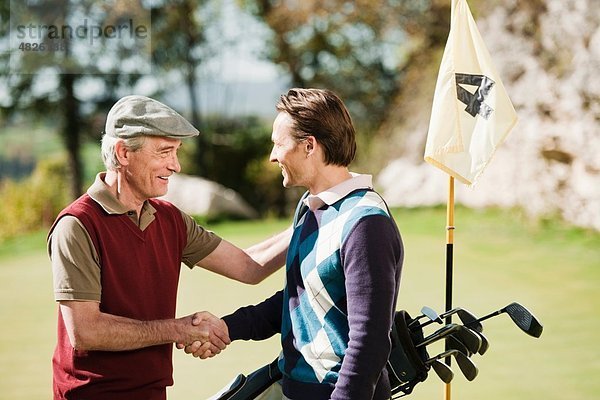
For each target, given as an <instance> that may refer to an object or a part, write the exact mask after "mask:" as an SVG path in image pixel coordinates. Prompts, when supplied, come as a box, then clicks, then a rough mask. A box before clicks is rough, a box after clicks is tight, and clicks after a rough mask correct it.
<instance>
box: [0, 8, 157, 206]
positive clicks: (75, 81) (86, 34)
mask: <svg viewBox="0 0 600 400" xmlns="http://www.w3.org/2000/svg"><path fill="white" fill-rule="evenodd" d="M1 4H2V5H1V7H0V10H2V21H3V23H4V22H5V21H7V19H5V18H7V17H10V19H11V20H12V27H13V30H12V31H11V30H9V29H8V28H7V26H6V25H3V28H4V29H3V32H2V34H3V35H2V40H3V42H4V43H5V44H10V45H9V46H7V47H8V48H9V51H8V52H6V53H4V54H3V58H2V63H1V64H0V91H4V92H6V93H7V94H8V96H7V97H6V98H5V99H4V101H3V102H2V104H0V107H1V108H0V111H1V112H2V115H3V118H7V117H8V116H12V115H15V114H17V113H23V114H26V115H27V116H28V118H30V119H34V118H40V119H44V120H46V121H50V122H51V123H55V124H57V125H58V129H59V131H60V135H61V137H62V138H63V143H64V145H65V148H66V150H67V153H68V169H69V172H70V173H71V195H72V197H77V196H79V195H80V194H81V192H82V166H81V158H80V146H81V137H82V136H83V135H82V133H83V132H86V130H87V128H88V127H89V126H90V120H91V117H92V116H93V115H94V114H95V113H96V112H97V111H98V110H102V111H105V110H106V106H107V104H112V103H113V102H114V100H115V99H114V97H115V93H116V92H117V91H118V90H119V89H120V88H123V87H131V85H133V84H134V83H135V82H136V81H137V80H138V79H139V77H140V76H141V73H142V72H147V71H148V70H149V67H150V63H149V54H150V53H149V48H147V46H148V43H149V40H147V39H149V11H147V10H144V9H143V7H142V5H141V3H140V1H139V0H130V1H125V2H120V3H117V5H116V6H111V5H109V4H105V3H103V2H96V1H93V0H79V1H77V0H48V1H45V2H39V3H31V4H29V3H26V2H16V1H15V2H12V3H11V4H10V6H11V7H10V8H9V7H8V0H2V3H1ZM8 13H9V14H10V15H8ZM9 37H10V41H9V40H8V38H9ZM145 54H147V55H148V57H147V60H144V59H145ZM144 61H147V62H144ZM89 87H94V88H95V91H94V92H93V93H89V92H88V90H87V88H89Z"/></svg>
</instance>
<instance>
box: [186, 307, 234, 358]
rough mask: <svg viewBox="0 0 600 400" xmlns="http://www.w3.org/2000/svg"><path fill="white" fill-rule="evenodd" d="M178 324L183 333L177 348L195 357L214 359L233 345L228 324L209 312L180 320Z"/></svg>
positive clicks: (202, 312) (198, 313)
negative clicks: (229, 345) (228, 346)
mask: <svg viewBox="0 0 600 400" xmlns="http://www.w3.org/2000/svg"><path fill="white" fill-rule="evenodd" d="M178 322H179V324H180V325H181V329H182V332H181V335H180V336H181V339H180V340H178V341H177V343H176V346H177V348H178V349H180V350H181V349H183V350H184V351H185V352H186V353H187V354H191V355H193V356H194V357H199V358H201V359H206V358H210V357H214V356H216V355H217V354H219V353H220V352H221V350H225V348H226V347H227V345H228V344H230V343H231V339H230V338H229V329H228V328H227V324H226V323H225V322H224V321H223V320H222V319H221V318H218V317H216V316H214V315H213V314H211V313H209V312H207V311H201V312H197V313H194V314H192V315H188V316H187V317H183V318H180V319H179V320H178Z"/></svg>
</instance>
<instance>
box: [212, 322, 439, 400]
mask: <svg viewBox="0 0 600 400" xmlns="http://www.w3.org/2000/svg"><path fill="white" fill-rule="evenodd" d="M411 321H412V318H411V317H410V315H409V314H408V313H407V312H406V311H404V310H402V311H397V312H396V315H395V318H394V323H393V324H392V330H391V332H390V339H391V342H392V350H391V352H390V356H389V359H388V362H387V366H386V368H387V370H388V375H389V378H390V385H391V388H392V398H398V397H402V396H406V395H408V394H410V393H411V392H412V390H413V388H414V387H415V385H416V384H418V383H419V382H423V381H424V380H425V379H426V378H427V372H428V371H429V366H427V365H425V363H424V360H427V359H428V358H429V356H428V355H427V351H426V350H425V347H421V348H418V349H417V348H416V347H415V343H419V342H421V341H422V340H423V331H422V329H421V328H417V329H415V330H414V331H411V330H410V329H409V328H408V325H409V324H410V323H411ZM281 377H282V374H281V372H280V371H279V368H278V366H277V359H275V360H274V361H273V362H271V363H270V364H268V365H265V366H263V367H262V368H259V369H257V370H256V371H254V372H252V373H251V374H250V375H248V376H245V375H244V374H239V375H238V376H237V377H235V378H234V379H233V381H231V382H230V383H229V384H228V385H227V386H226V387H225V388H224V389H222V390H221V391H220V392H219V393H217V394H216V395H215V396H213V397H211V399H210V400H253V399H256V398H257V397H258V396H261V395H262V394H263V393H264V392H265V391H266V390H268V389H269V388H270V387H271V386H272V385H277V384H278V383H277V381H279V380H280V379H281Z"/></svg>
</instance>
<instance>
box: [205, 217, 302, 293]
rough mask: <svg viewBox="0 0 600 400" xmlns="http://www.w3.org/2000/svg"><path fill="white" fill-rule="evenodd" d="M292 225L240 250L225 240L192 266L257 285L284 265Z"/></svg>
mask: <svg viewBox="0 0 600 400" xmlns="http://www.w3.org/2000/svg"><path fill="white" fill-rule="evenodd" d="M291 237H292V227H291V226H290V227H289V228H288V229H286V230H284V231H282V232H280V233H278V234H277V235H275V236H272V237H270V238H268V239H266V240H264V241H262V242H260V243H258V244H255V245H254V246H251V247H249V248H247V249H245V250H242V249H240V248H238V247H236V246H235V245H233V244H231V243H230V242H228V241H226V240H222V241H221V243H219V245H218V246H217V247H216V248H215V250H214V251H213V252H211V253H210V254H209V255H208V256H206V257H204V258H203V259H202V260H200V261H199V262H198V263H197V264H196V265H197V266H199V267H202V268H204V269H207V270H209V271H212V272H215V273H217V274H220V275H223V276H226V277H228V278H231V279H235V280H237V281H240V282H244V283H249V284H253V285H254V284H257V283H259V282H261V281H263V280H264V279H265V278H266V277H268V276H269V275H271V274H272V273H273V272H275V271H277V270H278V269H279V268H281V267H282V266H283V265H284V264H285V257H286V253H287V249H288V246H289V243H290V239H291Z"/></svg>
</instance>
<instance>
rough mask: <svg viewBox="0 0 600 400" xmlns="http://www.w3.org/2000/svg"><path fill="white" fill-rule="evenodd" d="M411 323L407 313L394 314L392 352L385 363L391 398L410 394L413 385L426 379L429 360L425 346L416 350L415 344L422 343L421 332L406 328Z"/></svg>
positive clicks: (398, 312) (401, 311) (391, 336)
mask: <svg viewBox="0 0 600 400" xmlns="http://www.w3.org/2000/svg"><path fill="white" fill-rule="evenodd" d="M412 321H413V319H412V318H411V317H410V315H409V314H408V312H406V311H404V310H400V311H397V312H396V315H395V317H394V323H393V324H392V331H391V333H390V338H391V342H392V350H391V352H390V356H389V359H388V362H387V371H388V375H389V378H390V386H391V388H392V398H398V397H403V396H406V395H408V394H410V393H412V391H413V389H414V387H415V385H417V384H418V383H419V382H423V381H424V380H425V379H427V373H428V371H429V366H428V365H426V364H425V362H424V361H425V360H427V359H428V358H429V355H428V354H427V350H426V349H425V346H423V347H420V348H417V347H416V346H415V343H420V342H422V341H423V330H422V329H421V328H420V327H419V328H416V329H415V330H411V329H409V328H408V326H409V324H410V323H411V322H412Z"/></svg>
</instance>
